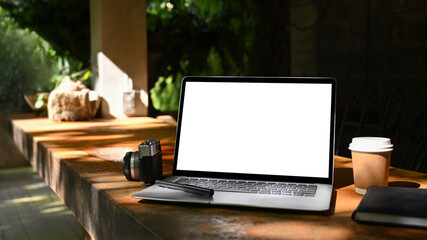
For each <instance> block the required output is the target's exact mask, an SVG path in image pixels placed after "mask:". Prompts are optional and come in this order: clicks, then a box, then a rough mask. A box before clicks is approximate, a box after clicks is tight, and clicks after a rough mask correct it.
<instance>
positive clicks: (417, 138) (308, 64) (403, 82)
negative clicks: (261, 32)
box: [290, 0, 427, 171]
mask: <svg viewBox="0 0 427 240" xmlns="http://www.w3.org/2000/svg"><path fill="white" fill-rule="evenodd" d="M290 12H291V25H292V28H291V72H292V75H293V76H332V77H335V78H336V79H337V82H338V98H337V101H338V102H337V153H338V154H340V155H344V156H350V152H349V151H348V150H347V147H348V143H349V142H350V141H351V138H352V137H354V136H387V137H390V138H391V139H392V141H393V142H394V143H395V151H394V152H393V157H392V164H393V165H396V166H400V167H404V168H410V169H416V168H417V167H418V169H417V170H422V171H426V169H427V163H426V161H427V160H426V158H427V153H426V150H425V149H426V148H427V146H426V145H427V139H426V135H427V1H422V0H406V1H405V0H392V1H382V0H365V1H360V0H359V1H358V0H321V1H319V0H306V1H301V0H292V1H291V10H290Z"/></svg>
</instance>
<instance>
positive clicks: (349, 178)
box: [334, 168, 354, 189]
mask: <svg viewBox="0 0 427 240" xmlns="http://www.w3.org/2000/svg"><path fill="white" fill-rule="evenodd" d="M352 184H354V180H353V169H351V168H335V169H334V188H335V189H340V188H343V187H347V186H350V185H352Z"/></svg>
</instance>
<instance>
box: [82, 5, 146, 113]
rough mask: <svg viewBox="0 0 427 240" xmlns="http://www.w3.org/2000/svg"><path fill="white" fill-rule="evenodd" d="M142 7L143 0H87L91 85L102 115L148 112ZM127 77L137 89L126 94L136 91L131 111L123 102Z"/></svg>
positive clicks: (144, 16) (144, 31)
mask: <svg viewBox="0 0 427 240" xmlns="http://www.w3.org/2000/svg"><path fill="white" fill-rule="evenodd" d="M145 6H146V1H145V0H126V1H116V0H90V18H91V20H90V24H91V55H92V56H91V57H92V72H93V80H92V85H93V88H94V90H96V91H98V92H99V93H100V95H101V96H102V98H103V101H102V103H101V110H102V116H103V117H115V118H123V117H127V116H133V115H147V114H148V77H147V31H146V11H145ZM128 78H130V79H132V81H133V89H134V90H136V91H133V92H130V93H129V94H125V95H126V96H127V97H131V96H132V94H135V95H134V102H133V104H134V111H132V109H131V110H129V106H128V108H127V109H126V106H124V105H123V100H124V94H123V92H124V91H126V90H130V89H128V88H129V86H126V84H127V82H128V81H129V79H128ZM125 98H126V97H125ZM125 105H126V104H125ZM131 107H132V106H131ZM125 112H127V114H125Z"/></svg>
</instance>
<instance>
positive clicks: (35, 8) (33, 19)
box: [0, 0, 90, 66]
mask: <svg viewBox="0 0 427 240" xmlns="http://www.w3.org/2000/svg"><path fill="white" fill-rule="evenodd" d="M0 7H3V8H4V9H5V10H7V11H8V12H9V14H10V16H11V17H12V18H13V19H14V20H15V22H16V24H17V25H19V27H21V28H23V29H26V28H28V29H30V30H32V31H35V32H37V34H38V35H40V36H41V37H42V38H43V39H45V40H46V41H47V42H49V44H50V45H51V46H52V49H54V50H55V52H56V53H57V54H58V55H60V56H66V57H68V58H73V59H76V60H77V61H79V62H82V63H83V65H85V66H88V65H89V61H90V21H89V13H90V11H89V1H87V0H66V1H64V0H49V1H40V0H4V1H0Z"/></svg>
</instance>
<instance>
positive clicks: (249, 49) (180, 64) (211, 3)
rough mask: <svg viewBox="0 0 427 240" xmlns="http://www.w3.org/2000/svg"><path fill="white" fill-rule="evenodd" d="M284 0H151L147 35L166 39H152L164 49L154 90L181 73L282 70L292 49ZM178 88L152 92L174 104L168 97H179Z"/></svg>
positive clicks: (153, 47) (154, 45)
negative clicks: (288, 43)
mask: <svg viewBox="0 0 427 240" xmlns="http://www.w3.org/2000/svg"><path fill="white" fill-rule="evenodd" d="M286 4H288V2H287V1H274V0H266V1H255V0H242V1H227V0H151V1H149V2H148V4H147V13H148V14H147V28H148V30H149V38H150V37H153V36H154V37H153V38H155V39H156V40H157V39H159V38H158V37H157V35H161V39H162V41H161V42H158V41H156V42H154V43H153V42H149V51H157V52H160V53H161V54H162V57H161V58H160V59H159V60H158V62H157V65H156V75H157V76H159V77H158V82H161V84H157V83H156V85H155V87H154V91H152V93H153V92H154V93H158V92H160V89H161V88H166V87H168V86H170V85H171V84H172V83H170V84H169V85H168V84H165V81H166V80H165V79H170V81H172V82H174V81H178V82H180V80H181V78H180V77H179V76H185V75H201V76H203V75H284V73H286V71H287V70H283V69H282V67H283V65H286V64H284V62H286V57H285V54H284V53H286V51H288V50H287V48H286V46H287V45H286V44H287V42H286V41H287V39H285V38H283V35H286V34H281V33H283V32H284V33H286V24H287V23H288V17H287V16H288V14H287V12H286V10H287V9H288V8H287V7H286V6H287V5H286ZM283 15H284V17H283ZM280 24H283V25H280ZM278 32H279V33H278ZM149 41H150V39H149ZM175 85H178V84H175ZM172 89H173V88H172V87H169V89H168V90H167V91H166V90H165V92H169V91H172ZM175 91H176V92H174V93H171V95H172V96H173V97H174V98H173V97H172V96H167V95H166V94H161V95H159V94H152V101H153V106H154V107H155V108H156V109H159V108H158V106H168V109H165V108H164V107H162V109H159V110H176V109H177V108H178V104H170V103H169V102H170V101H173V102H176V103H178V98H179V89H176V90H175ZM162 96H163V97H162ZM172 98H173V99H172ZM158 101H163V102H164V103H158Z"/></svg>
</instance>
